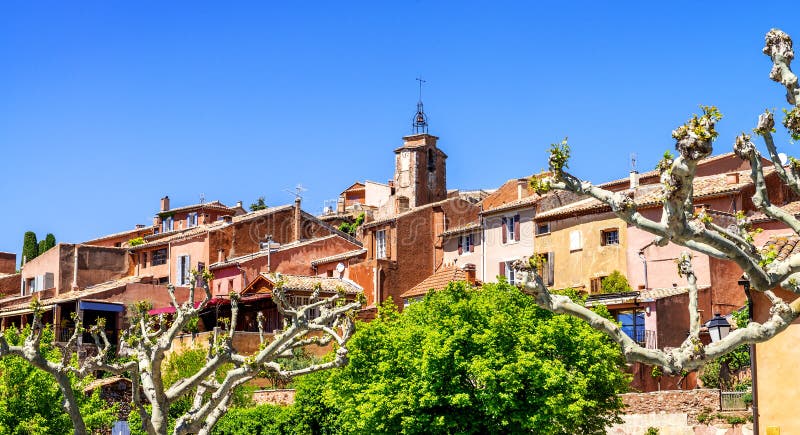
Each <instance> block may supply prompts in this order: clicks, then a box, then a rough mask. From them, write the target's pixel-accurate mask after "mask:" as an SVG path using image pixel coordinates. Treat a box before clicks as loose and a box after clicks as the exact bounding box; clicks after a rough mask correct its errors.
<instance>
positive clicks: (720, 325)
mask: <svg viewBox="0 0 800 435" xmlns="http://www.w3.org/2000/svg"><path fill="white" fill-rule="evenodd" d="M729 332H731V324H730V323H728V321H727V320H725V318H724V317H722V316H721V315H720V314H719V313H716V314H714V318H713V319H711V320H709V321H708V333H709V334H711V342H713V343H715V342H717V341H720V340H722V339H723V338H725V337H726V336H727V335H728V333H729Z"/></svg>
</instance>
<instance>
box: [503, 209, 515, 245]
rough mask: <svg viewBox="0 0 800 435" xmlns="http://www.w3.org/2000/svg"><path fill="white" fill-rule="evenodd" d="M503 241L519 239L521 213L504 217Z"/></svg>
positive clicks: (508, 241)
mask: <svg viewBox="0 0 800 435" xmlns="http://www.w3.org/2000/svg"><path fill="white" fill-rule="evenodd" d="M502 231H503V243H510V242H518V241H519V215H518V214H517V215H514V216H508V217H504V218H503V229H502Z"/></svg>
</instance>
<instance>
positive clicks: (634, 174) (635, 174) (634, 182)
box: [631, 169, 639, 190]
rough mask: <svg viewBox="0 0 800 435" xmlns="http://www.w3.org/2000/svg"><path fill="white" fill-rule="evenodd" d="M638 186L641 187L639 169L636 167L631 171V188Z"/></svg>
mask: <svg viewBox="0 0 800 435" xmlns="http://www.w3.org/2000/svg"><path fill="white" fill-rule="evenodd" d="M637 187H639V171H637V170H635V169H634V170H633V171H631V190H633V189H636V188H637Z"/></svg>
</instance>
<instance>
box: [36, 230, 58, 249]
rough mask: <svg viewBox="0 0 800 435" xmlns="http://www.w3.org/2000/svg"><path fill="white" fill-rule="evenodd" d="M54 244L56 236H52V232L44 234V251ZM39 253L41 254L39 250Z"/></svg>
mask: <svg viewBox="0 0 800 435" xmlns="http://www.w3.org/2000/svg"><path fill="white" fill-rule="evenodd" d="M54 246H56V236H54V235H53V233H47V235H46V236H44V247H45V251H46V250H48V249H50V248H52V247H54ZM39 254H41V252H40V253H39Z"/></svg>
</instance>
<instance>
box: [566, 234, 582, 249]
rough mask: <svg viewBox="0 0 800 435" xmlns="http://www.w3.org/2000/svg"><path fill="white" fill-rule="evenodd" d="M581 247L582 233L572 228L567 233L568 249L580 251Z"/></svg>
mask: <svg viewBox="0 0 800 435" xmlns="http://www.w3.org/2000/svg"><path fill="white" fill-rule="evenodd" d="M581 249H583V235H582V234H581V230H573V231H570V233H569V250H570V252H572V251H580V250H581Z"/></svg>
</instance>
